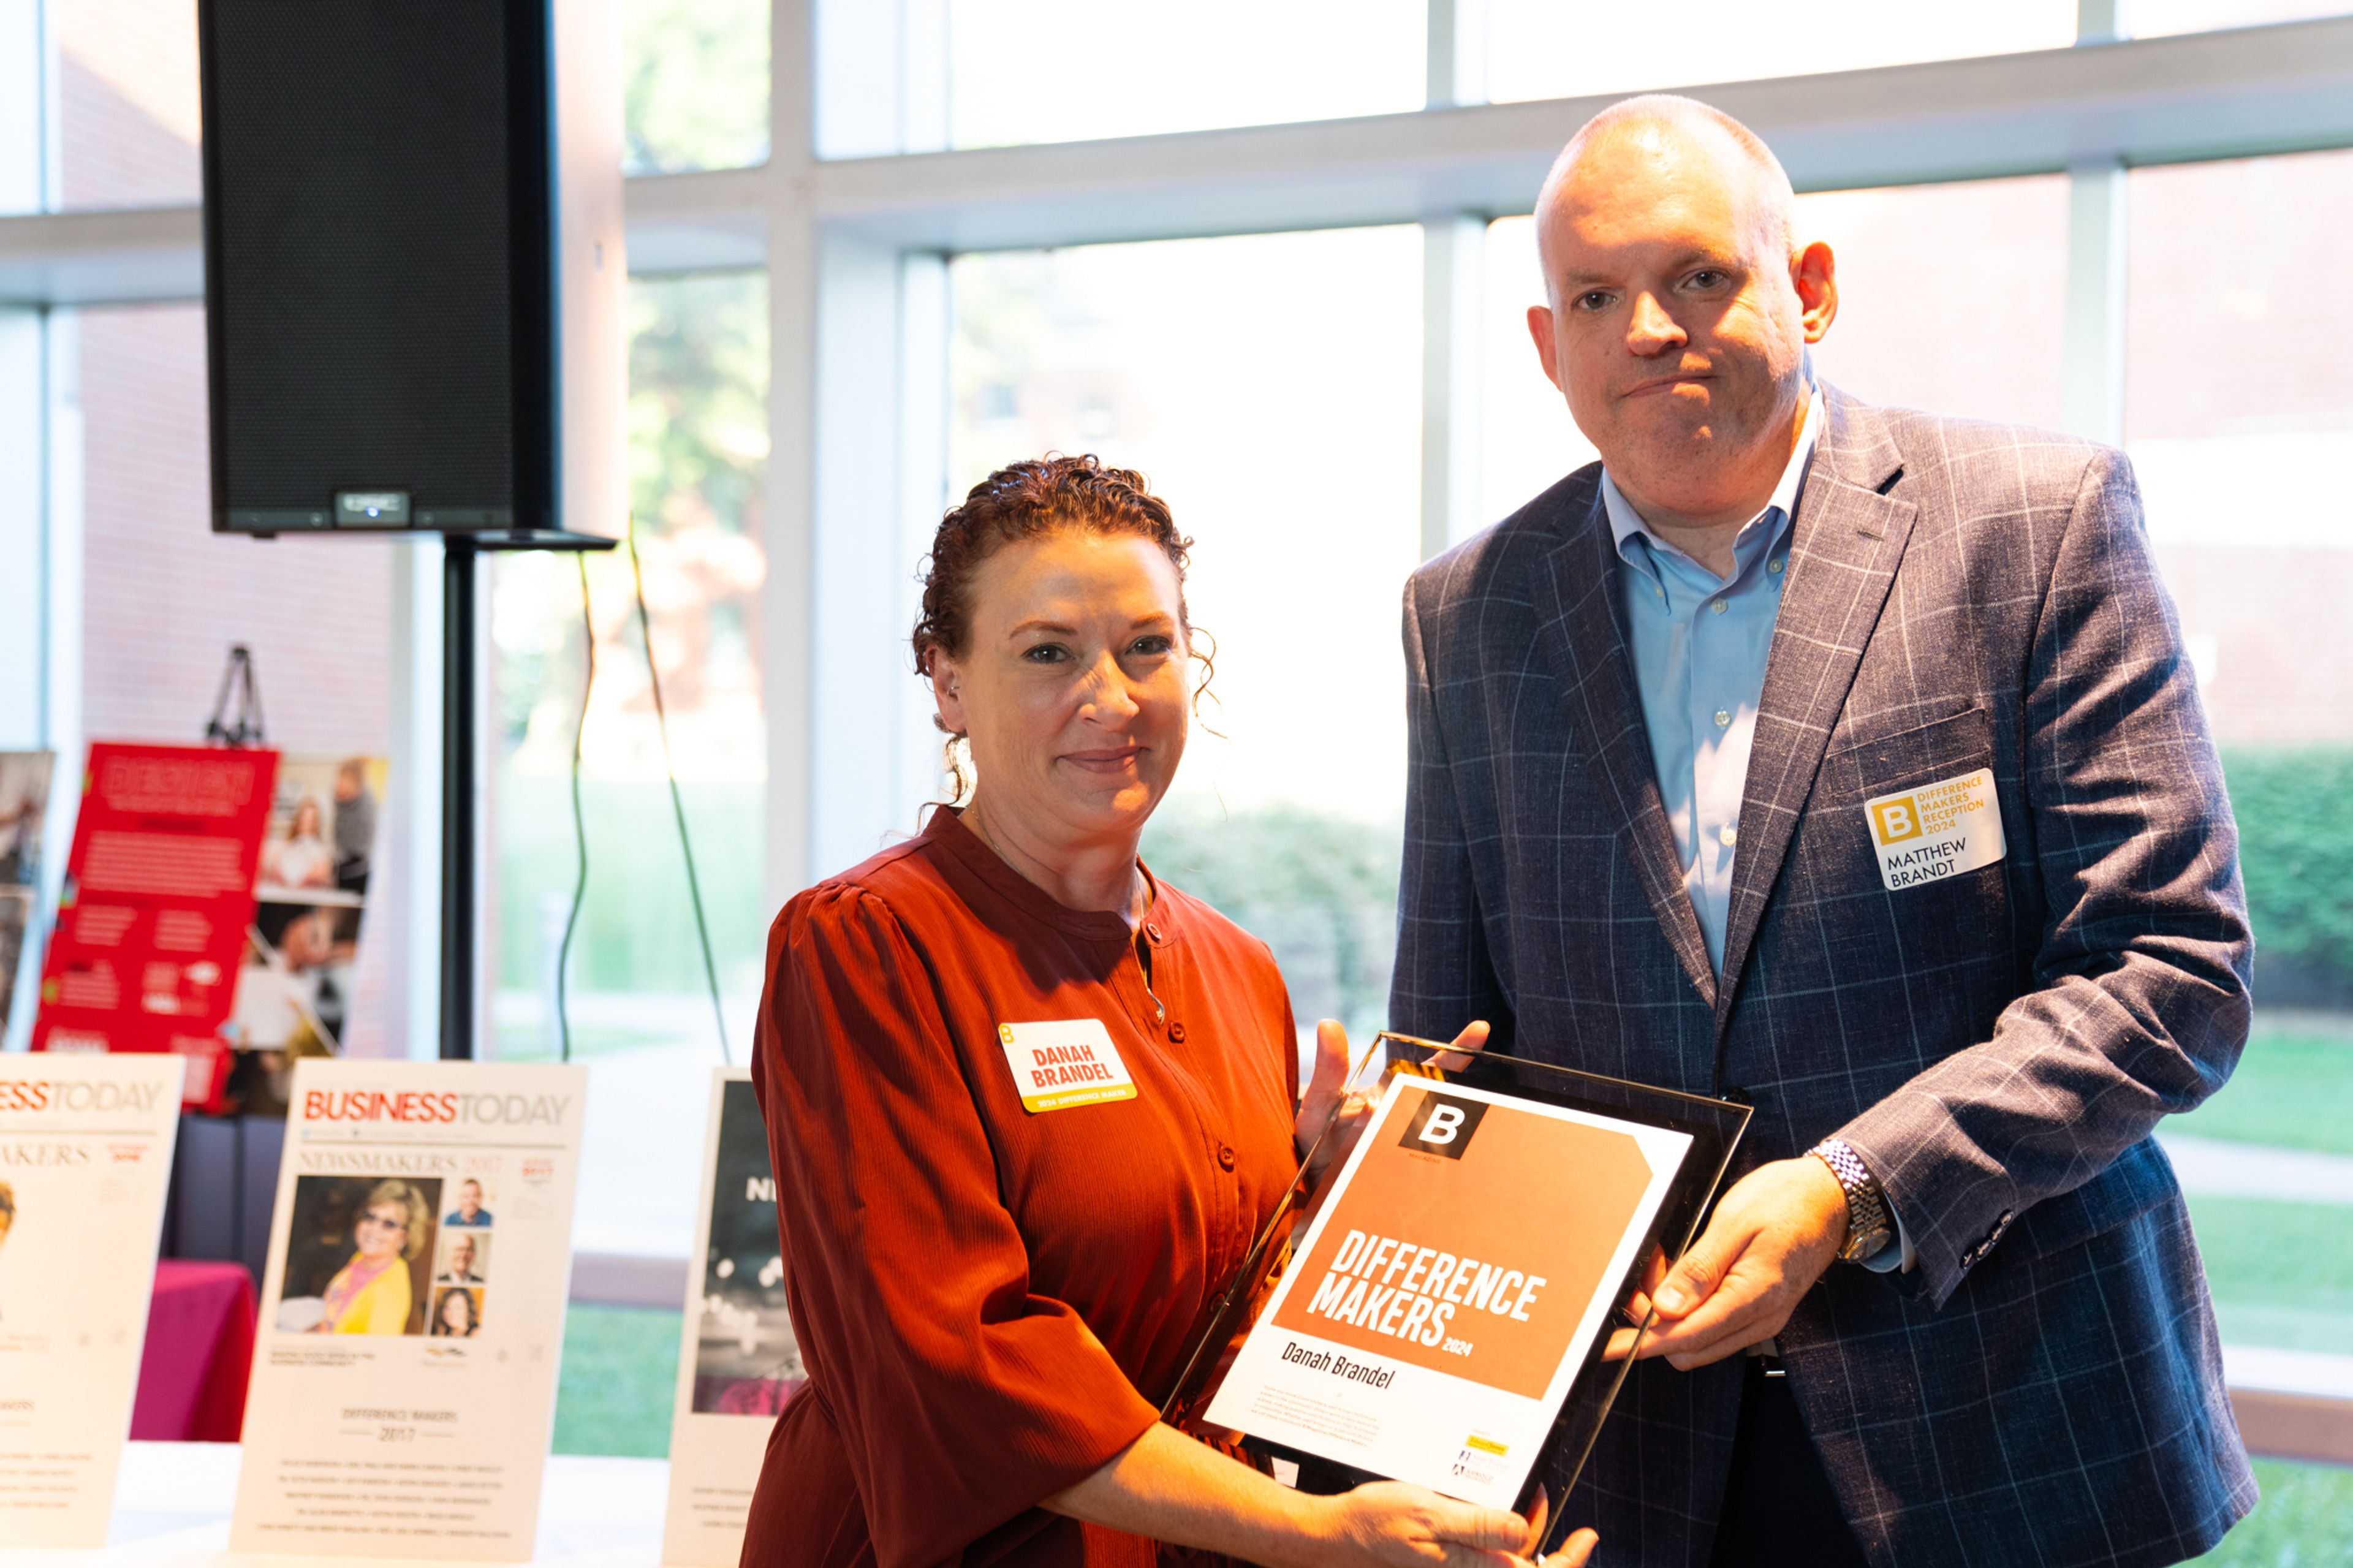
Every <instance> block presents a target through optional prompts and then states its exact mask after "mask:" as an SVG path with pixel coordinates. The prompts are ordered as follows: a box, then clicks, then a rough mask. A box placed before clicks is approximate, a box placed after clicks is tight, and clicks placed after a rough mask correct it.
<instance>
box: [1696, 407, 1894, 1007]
mask: <svg viewBox="0 0 2353 1568" xmlns="http://www.w3.org/2000/svg"><path fill="white" fill-rule="evenodd" d="M1824 401H1825V403H1826V405H1827V406H1826V408H1825V410H1824V412H1825V413H1826V414H1827V415H1828V416H1829V417H1828V421H1827V425H1828V427H1827V428H1826V429H1825V430H1824V431H1823V433H1822V436H1821V438H1820V443H1819V444H1818V445H1817V447H1815V450H1814V461H1813V468H1812V469H1811V470H1810V472H1809V474H1808V475H1807V478H1806V488H1805V493H1804V494H1803V495H1802V496H1801V497H1800V498H1799V501H1798V516H1797V519H1796V521H1795V523H1794V524H1793V526H1792V528H1791V530H1790V541H1791V542H1790V549H1789V565H1788V585H1787V586H1786V587H1784V588H1783V589H1782V590H1781V595H1782V596H1781V608H1780V613H1779V615H1778V617H1777V618H1776V620H1775V623H1774V628H1773V644H1772V650H1771V652H1770V653H1769V654H1768V655H1767V658H1766V661H1765V691H1764V695H1763V697H1762V699H1761V700H1759V702H1758V704H1757V733H1756V738H1755V740H1754V741H1753V742H1752V743H1751V745H1750V749H1749V753H1748V781H1747V784H1746V788H1745V789H1744V790H1743V792H1742V796H1741V803H1740V851H1739V854H1738V855H1737V856H1736V858H1735V859H1734V861H1733V867H1732V900H1731V910H1730V913H1729V916H1728V919H1727V921H1726V927H1725V942H1724V979H1723V982H1722V984H1721V985H1720V986H1719V987H1718V988H1717V993H1716V997H1715V1029H1716V1042H1717V1049H1718V1052H1719V1053H1721V1051H1722V1048H1723V1041H1724V1038H1725V1030H1726V1029H1727V1027H1728V1026H1730V1023H1731V1017H1732V1000H1733V998H1734V997H1735V996H1736V994H1738V992H1739V989H1740V976H1741V972H1742V970H1743V969H1744V968H1745V967H1746V963H1747V961H1748V955H1749V951H1750V949H1751V948H1752V947H1753V946H1754V945H1755V943H1756V938H1757V923H1758V921H1761V920H1762V919H1763V918H1764V914H1765V905H1766V902H1767V900H1768V899H1769V898H1770V897H1771V895H1772V891H1773V884H1774V882H1775V881H1776V880H1777V879H1778V878H1779V877H1780V875H1781V864H1782V861H1783V859H1784V858H1786V857H1787V856H1788V849H1789V840H1790V838H1791V837H1792V836H1794V835H1795V833H1796V831H1797V826H1798V816H1799V812H1800V811H1802V810H1803V809H1804V808H1805V805H1806V798H1807V796H1808V795H1810V793H1811V792H1812V790H1813V786H1814V775H1815V773H1817V772H1818V771H1819V770H1820V767H1821V762H1822V752H1823V749H1824V748H1825V747H1826V746H1827V745H1828V744H1829V743H1830V733H1831V726H1832V725H1834V724H1835V723H1837V722H1838V717H1839V713H1840V710H1841V709H1843V708H1844V707H1845V705H1846V697H1847V692H1848V690H1849V689H1851V688H1852V686H1853V684H1854V672H1855V668H1856V667H1857V666H1858V665H1860V664H1861V663H1862V650H1863V648H1864V647H1865V645H1867V644H1868V643H1869V642H1870V640H1871V634H1872V631H1873V627H1874V626H1877V625H1878V622H1879V613H1880V610H1881V608H1882V607H1883V605H1885V604H1886V602H1887V592H1888V589H1889V587H1890V586H1891V585H1892V584H1894V581H1895V567H1896V563H1898V562H1900V561H1901V560H1902V559H1903V558H1904V546H1905V542H1906V541H1908V540H1909V539H1910V538H1911V535H1912V519H1913V513H1914V508H1913V505H1912V503H1911V502H1910V501H1908V500H1894V499H1892V498H1891V497H1889V496H1888V495H1887V494H1886V493H1885V491H1886V490H1887V489H1888V488H1889V487H1890V486H1891V485H1892V484H1893V482H1894V479H1895V478H1896V476H1897V475H1899V474H1900V473H1902V472H1903V467H1904V464H1903V457H1902V455H1901V454H1900V453H1899V452H1897V451H1896V449H1895V448H1894V445H1893V444H1892V443H1891V442H1890V441H1889V440H1888V438H1887V435H1886V431H1885V427H1884V426H1883V424H1882V422H1881V420H1880V419H1879V417H1878V415H1877V413H1876V411H1874V410H1873V409H1872V408H1870V407H1869V406H1868V405H1862V404H1859V403H1856V402H1855V401H1854V400H1853V399H1852V398H1850V397H1848V396H1846V395H1844V394H1842V393H1840V392H1838V391H1836V390H1835V389H1831V388H1825V389H1824Z"/></svg>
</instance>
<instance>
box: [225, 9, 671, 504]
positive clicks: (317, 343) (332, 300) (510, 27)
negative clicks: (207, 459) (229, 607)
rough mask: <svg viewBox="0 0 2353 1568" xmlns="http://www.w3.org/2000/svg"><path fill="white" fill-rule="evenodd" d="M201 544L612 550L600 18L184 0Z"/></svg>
mask: <svg viewBox="0 0 2353 1568" xmlns="http://www.w3.org/2000/svg"><path fill="white" fill-rule="evenodd" d="M197 17H198V36H199V38H200V50H201V56H202V69H203V85H204V179H205V205H204V213H205V304H206V333H207V348H208V361H209V371H210V378H211V395H212V406H211V426H212V428H211V436H212V482H213V528H214V530H215V531H217V532H225V533H248V534H261V535H270V534H276V533H280V532H296V531H301V532H314V531H336V530H355V531H385V530H401V529H417V530H427V531H438V532H446V533H468V534H474V535H478V536H482V537H483V542H491V539H492V537H497V538H499V539H501V541H502V542H520V540H519V539H518V538H517V536H526V537H528V536H533V535H541V534H545V533H550V532H560V531H570V532H575V533H589V534H595V535H598V536H601V537H607V538H609V537H612V536H614V535H616V534H617V533H618V532H619V531H620V530H621V528H622V526H623V521H624V520H623V515H622V508H623V507H624V504H625V503H624V501H623V500H622V495H623V492H622V489H621V485H622V483H623V482H624V471H623V468H622V461H623V454H622V450H621V448H622V447H623V446H624V444H625V442H626V433H625V432H626V425H625V423H624V410H623V399H624V396H625V395H626V388H625V378H626V374H627V372H626V359H625V352H626V340H625V337H624V333H625V331H626V329H625V324H624V321H623V311H624V309H625V305H626V300H625V298H624V289H625V288H626V281H625V280H626V264H625V260H624V256H623V250H622V236H621V224H620V217H621V213H620V202H621V189H620V187H621V173H620V152H621V124H620V121H621V113H620V93H619V84H620V62H619V29H618V24H617V10H616V7H615V5H613V3H612V0H560V4H553V3H551V0H315V3H313V4H308V5H286V4H284V0H201V3H200V4H199V5H198V8H197Z"/></svg>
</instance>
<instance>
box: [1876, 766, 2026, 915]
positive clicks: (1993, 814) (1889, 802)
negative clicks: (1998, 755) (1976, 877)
mask: <svg viewBox="0 0 2353 1568" xmlns="http://www.w3.org/2000/svg"><path fill="white" fill-rule="evenodd" d="M1862 816H1863V821H1864V822H1865V823H1866V824H1868V825H1869V826H1870V828H1871V843H1872V847H1873V850H1875V851H1876V852H1877V854H1878V857H1879V879H1880V880H1881V881H1882V882H1883V883H1885V884H1886V886H1887V889H1888V891H1890V892H1898V891H1901V890H1902V889H1906V888H1921V887H1926V886H1927V885H1928V884H1929V883H1931V882H1941V881H1944V880H1946V879H1948V878H1952V877H1957V876H1959V875H1960V874H1961V873H1962V872H1964V871H1974V870H1976V869H1977V868H1978V867H1980V866H1990V865H1992V864H1993V863H1994V862H1995V861H1997V860H1999V859H2000V858H2002V857H2003V856H2004V855H2007V854H2008V853H2009V852H2010V847H2009V846H2008V845H2007V844H2005V843H2004V842H2003V841H2002V837H2001V804H2000V801H1999V800H1998V799H1997V798H1996V796H1995V795H1994V787H1993V770H1992V769H1991V768H1979V769H1978V771H1977V772H1975V773H1963V774H1961V775H1960V776H1959V777H1957V778H1949V779H1940V780H1938V781H1937V782H1936V783H1935V784H1921V785H1920V786H1918V787H1917V788H1915V789H1908V790H1905V791H1904V792H1903V793H1901V794H1899V795H1875V796H1873V798H1872V799H1870V800H1867V801H1865V802H1863V803H1862Z"/></svg>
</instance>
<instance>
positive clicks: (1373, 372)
mask: <svg viewBox="0 0 2353 1568" xmlns="http://www.w3.org/2000/svg"><path fill="white" fill-rule="evenodd" d="M951 276H952V285H953V299H954V319H955V327H954V337H953V340H952V348H951V353H950V362H949V374H950V384H951V388H952V399H953V402H952V408H953V416H952V422H951V426H950V430H951V434H950V437H949V470H950V487H951V490H952V492H953V493H955V494H959V495H960V494H962V493H963V491H964V490H965V489H966V488H968V487H969V486H970V485H971V484H972V483H973V482H974V481H975V480H976V479H979V478H980V477H981V476H983V475H984V474H986V473H987V472H988V471H989V470H990V469H991V468H996V467H998V466H1000V465H1002V464H1004V463H1007V462H1010V461H1013V460H1016V459H1018V458H1029V457H1037V456H1039V455H1041V454H1043V453H1045V452H1048V451H1063V452H1093V453H1096V454H1098V455H1100V456H1101V457H1102V458H1103V459H1104V460H1105V461H1107V462H1112V463H1117V464H1120V465H1123V466H1125V467H1130V468H1141V469H1143V470H1144V471H1145V474H1146V475H1147V476H1148V477H1149V478H1150V479H1151V480H1152V483H1153V486H1154V489H1155V490H1156V491H1157V492H1158V493H1159V494H1160V495H1161V496H1163V497H1165V498H1166V500H1167V501H1168V503H1169V505H1170V506H1171V507H1172V508H1173V509H1174V510H1175V511H1176V521H1177V524H1178V526H1179V527H1180V528H1182V529H1183V530H1184V531H1185V532H1186V533H1187V534H1189V535H1191V536H1192V537H1193V539H1194V541H1195V547H1194V552H1193V569H1192V574H1191V579H1190V582H1189V584H1188V589H1187V601H1188V606H1189V608H1190V610H1191V613H1192V616H1193V618H1194V620H1195V621H1196V622H1197V623H1198V625H1199V626H1201V627H1202V628H1204V629H1205V630H1206V631H1207V632H1208V635H1209V637H1213V638H1214V639H1215V647H1216V655H1217V673H1216V679H1215V681H1214V682H1213V684H1212V686H1211V692H1212V697H1211V699H1210V700H1207V701H1205V702H1204V703H1203V704H1202V706H1201V710H1200V718H1199V721H1198V722H1197V723H1196V725H1195V727H1194V730H1193V735H1192V740H1191V742H1190V744H1189V747H1188V750H1187V753H1186V760H1185V763H1184V766H1183V768H1182V770H1181V771H1180V773H1179V774H1178V777H1177V782H1176V788H1175V789H1174V791H1172V793H1171V795H1170V798H1169V800H1168V801H1167V802H1166V804H1165V805H1163V806H1162V808H1161V811H1160V813H1159V815H1158V816H1156V817H1155V820H1154V823H1153V829H1152V831H1153V837H1152V840H1151V842H1150V843H1149V844H1148V845H1147V846H1146V856H1147V858H1148V859H1150V860H1152V862H1153V863H1154V864H1155V866H1157V867H1158V868H1160V869H1161V870H1164V871H1166V873H1167V874H1168V876H1169V878H1170V879H1171V880H1172V881H1174V882H1176V884H1177V885H1178V886H1180V887H1183V888H1186V889H1187V890H1189V891H1192V892H1195V893H1197V894H1199V895H1201V896H1202V897H1205V898H1207V899H1208V900H1209V901H1210V902H1212V903H1213V904H1216V905H1218V906H1219V908H1220V909H1222V910H1225V911H1226V912H1227V913H1228V914H1229V915H1231V916H1232V917H1233V918H1234V919H1236V920H1238V921H1241V922H1242V923H1243V924H1245V925H1247V926H1249V927H1250V929H1251V930H1253V931H1257V932H1258V933H1259V934H1260V935H1261V936H1263V937H1264V938H1266V939H1267V941H1268V942H1271V944H1272V945H1273V946H1274V948H1275V951H1276V955H1277V957H1278V958H1279V959H1281V961H1282V965H1283V972H1284V973H1285V975H1286V977H1287V978H1288V979H1289V980H1290V982H1291V988H1292V998H1293V1006H1294V1009H1295V1010H1296V1011H1297V1013H1298V1015H1299V1017H1300V1020H1301V1022H1302V1024H1303V1026H1305V1025H1312V1024H1313V1023H1314V1020H1315V1019H1316V1018H1318V1017H1323V1016H1335V1017H1342V1018H1345V1019H1348V1020H1350V1021H1352V1022H1354V1023H1355V1024H1356V1025H1357V1026H1376V1025H1377V1021H1378V1020H1379V1018H1380V1017H1381V1016H1382V1013H1383V1011H1384V1009H1385V1008H1386V1006H1387V1003H1388V963H1389V956H1390V953H1391V952H1392V950H1393V947H1394V943H1395V934H1394V931H1393V923H1394V921H1395V918H1396V916H1395V910H1396V900H1397V858H1398V834H1399V831H1400V827H1401V816H1400V813H1401V810H1402V806H1403V801H1404V785H1405V713H1404V689H1405V669H1404V656H1403V654H1402V653H1401V652H1400V649H1399V644H1398V604H1399V599H1398V595H1399V592H1400V590H1401V588H1402V586H1403V584H1404V579H1405V574H1407V573H1408V572H1409V571H1410V570H1411V569H1412V567H1413V565H1414V563H1415V559H1416V555H1417V541H1418V539H1419V521H1418V502H1419V489H1418V486H1419V472H1420V470H1419V459H1418V457H1417V452H1418V449H1419V448H1418V437H1419V428H1420V420H1421V396H1420V354H1421V327H1420V310H1419V300H1420V279H1421V239H1420V235H1419V231H1418V230H1415V229H1412V228H1382V229H1335V230H1327V231H1324V232H1321V233H1311V234H1287V235H1268V236H1255V237H1241V238H1232V239H1204V240H1176V241H1169V242H1165V243H1160V244H1152V245H1120V246H1096V247H1087V248H1082V249H1075V250H1064V251H1053V252H1045V253H1039V252H1014V253H1008V254H1003V255H994V256H971V257H965V258H962V259H960V260H958V261H957V262H955V265H954V267H953V268H952V273H951ZM908 565H909V567H910V569H912V566H913V563H912V562H911V563H908ZM912 684H913V679H912V678H910V685H912ZM828 869H830V868H828Z"/></svg>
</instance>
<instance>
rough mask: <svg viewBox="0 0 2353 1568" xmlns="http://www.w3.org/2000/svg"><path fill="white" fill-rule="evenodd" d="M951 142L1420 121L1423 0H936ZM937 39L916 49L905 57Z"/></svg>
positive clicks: (999, 143) (920, 42)
mask: <svg viewBox="0 0 2353 1568" xmlns="http://www.w3.org/2000/svg"><path fill="white" fill-rule="evenodd" d="M946 11H947V26H946V38H945V43H946V47H947V52H948V70H947V73H946V77H947V101H948V106H949V112H948V124H949V127H950V142H951V144H952V145H955V146H958V147H996V146H1003V145H1006V144H1008V143H1011V142H1068V141H1074V140H1077V139H1079V138H1082V137H1086V138H1094V137H1103V136H1143V135H1148V134H1151V133H1153V132H1166V131H1199V130H1204V129H1207V128H1208V127H1211V126H1220V125H1251V124H1265V123H1268V122H1271V121H1284V120H1328V119H1332V118H1335V117H1336V116H1341V115H1350V114H1386V113H1394V112H1398V111H1400V110H1413V109H1419V108H1420V107H1421V103H1422V93H1423V74H1422V58H1423V33H1424V26H1425V24H1424V20H1423V15H1422V5H1421V0H1293V3H1292V4H1289V5H1263V4H1260V3H1258V0H1194V3H1193V4H1190V5H1104V4H1103V3H1102V0H947V5H946ZM925 42H930V43H932V44H933V45H934V47H936V43H937V40H935V39H934V40H921V39H919V40H917V44H916V47H921V46H922V45H923V43H925Z"/></svg>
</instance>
